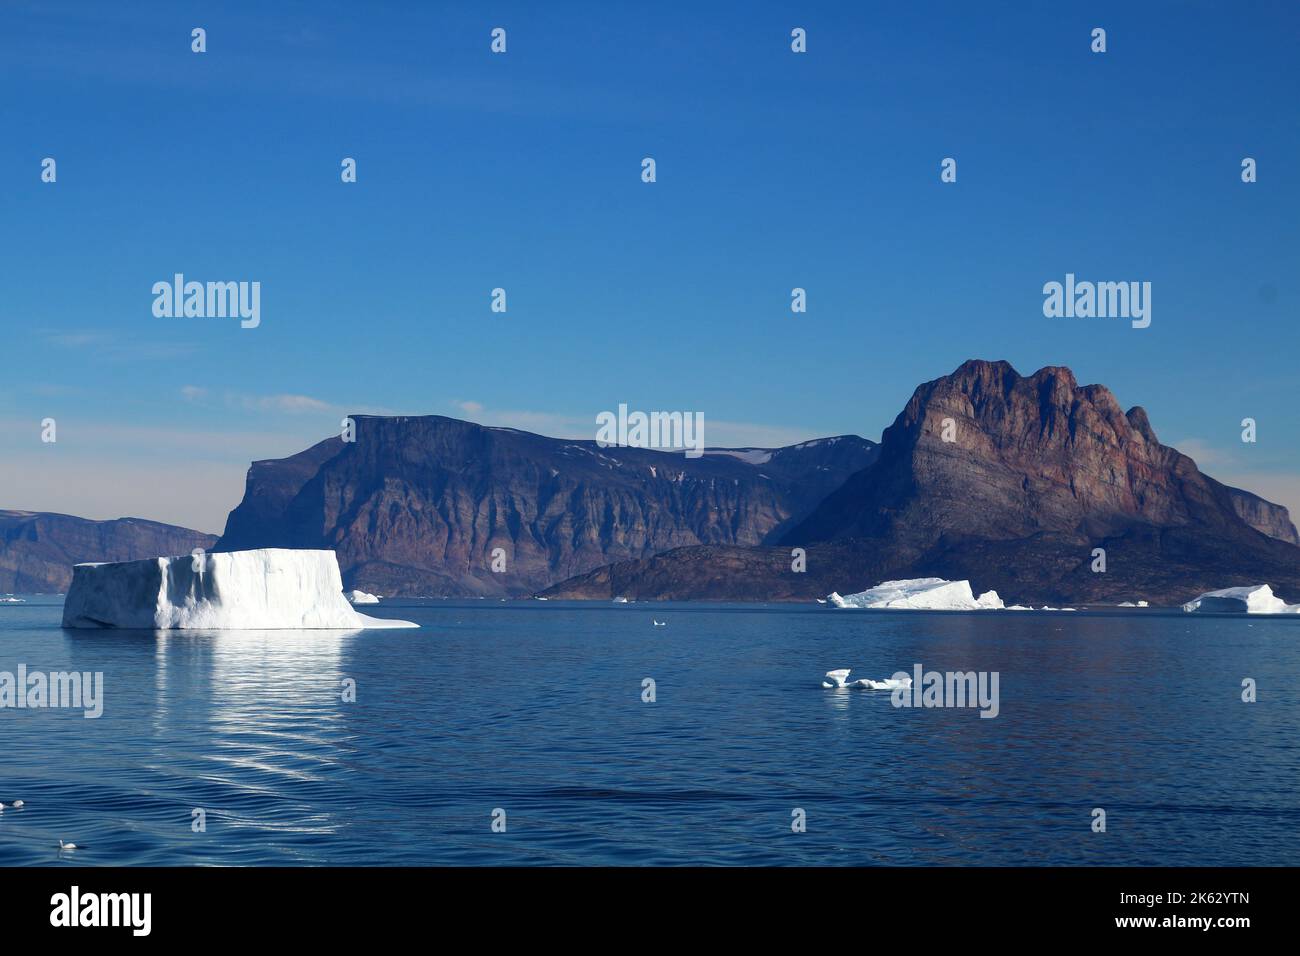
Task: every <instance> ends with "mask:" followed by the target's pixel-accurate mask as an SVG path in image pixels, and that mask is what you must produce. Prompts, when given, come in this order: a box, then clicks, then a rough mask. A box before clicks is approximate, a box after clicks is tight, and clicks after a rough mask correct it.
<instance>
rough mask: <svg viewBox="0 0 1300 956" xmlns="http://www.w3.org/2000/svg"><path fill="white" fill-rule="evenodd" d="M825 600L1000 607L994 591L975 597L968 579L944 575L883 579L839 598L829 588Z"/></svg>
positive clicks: (957, 608)
mask: <svg viewBox="0 0 1300 956" xmlns="http://www.w3.org/2000/svg"><path fill="white" fill-rule="evenodd" d="M828 600H829V601H830V602H831V603H832V604H834V605H835V606H836V607H852V608H878V609H879V608H911V609H914V610H924V611H984V610H998V609H1001V608H1002V607H1003V604H1002V599H1001V598H1000V597H998V592H997V591H985V592H984V593H983V594H981V595H980V596H979V597H976V596H975V595H974V593H973V592H972V591H971V588H970V582H969V581H945V580H944V579H943V578H909V579H907V580H905V581H884V582H882V583H880V584H877V585H876V586H875V587H874V588H870V589H868V590H866V591H859V592H858V593H857V594H850V595H847V596H844V597H841V596H840V594H839V593H837V592H835V591H832V592H831V593H830V595H829V597H828Z"/></svg>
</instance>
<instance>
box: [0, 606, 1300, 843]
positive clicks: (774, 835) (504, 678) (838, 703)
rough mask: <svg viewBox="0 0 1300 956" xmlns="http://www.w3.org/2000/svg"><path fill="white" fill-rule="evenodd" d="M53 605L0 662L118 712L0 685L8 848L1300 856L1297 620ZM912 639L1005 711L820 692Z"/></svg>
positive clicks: (1, 826) (884, 672)
mask: <svg viewBox="0 0 1300 956" xmlns="http://www.w3.org/2000/svg"><path fill="white" fill-rule="evenodd" d="M60 606H61V602H60V600H59V599H58V598H39V597H35V598H29V603H27V604H18V605H6V604H0V671H11V672H13V671H16V670H17V668H18V666H19V665H20V664H26V665H27V668H28V670H29V671H59V670H70V669H75V670H79V671H102V672H103V674H104V682H105V691H104V698H105V703H104V713H103V716H102V717H101V718H99V719H97V720H87V719H85V718H83V717H82V715H81V711H79V710H50V709H46V710H30V709H28V710H16V709H3V710H0V801H3V802H4V803H5V804H6V805H8V804H10V803H11V802H12V801H13V800H15V799H22V800H24V801H25V802H26V806H25V807H23V808H22V809H21V810H13V809H6V810H5V811H4V812H3V814H0V864H9V865H15V864H56V863H60V862H71V863H76V864H80V865H130V864H153V865H163V864H217V865H258V864H279V865H284V864H688V863H700V864H774V865H783V864H846V865H863V864H906V865H931V864H990V865H1006V864H1174V865H1182V864H1210V865H1223V864H1297V863H1300V745H1298V744H1297V730H1298V729H1300V728H1298V718H1300V618H1292V619H1281V620H1279V619H1273V618H1251V619H1244V618H1228V617H1199V616H1193V615H1185V614H1182V613H1169V612H1156V611H1135V612H1129V613H1119V612H1113V611H1112V612H1099V613H1083V612H1076V613H1048V612H1034V613H990V612H983V613H974V614H939V613H924V612H897V613H889V612H884V613H882V612H855V611H835V610H832V609H829V608H825V607H818V606H811V607H794V606H771V607H753V606H700V605H690V606H683V605H645V604H631V605H604V604H601V605H577V604H563V603H559V602H549V603H542V602H514V603H510V604H501V603H495V602H488V601H471V602H445V601H428V602H407V601H401V602H392V603H391V604H389V603H386V604H384V605H381V607H380V610H378V611H377V612H375V613H377V614H379V615H383V616H393V617H402V618H407V619H411V620H416V621H418V622H419V623H420V624H421V625H423V628H422V629H421V630H418V631H410V630H398V631H366V632H359V633H346V634H343V633H338V632H310V631H309V632H284V631H270V632H235V631H227V632H210V633H185V634H181V633H176V632H171V633H154V632H128V631H116V632H115V631H64V630H62V629H61V628H60V627H59V617H60V610H61V607H60ZM367 610H370V609H367ZM652 618H658V619H659V620H660V621H666V622H667V624H668V626H667V627H653V626H652V623H651V620H652ZM916 663H921V664H923V665H925V667H926V668H927V669H936V670H963V671H964V670H981V671H998V672H999V674H1000V682H999V691H1000V714H999V716H998V717H996V718H994V719H981V718H980V717H979V715H978V711H977V710H974V709H901V708H895V707H893V706H892V705H891V702H890V697H889V695H888V694H887V693H878V692H866V691H829V690H823V689H822V688H821V686H820V681H821V678H822V675H823V673H824V672H825V671H827V670H828V669H831V668H833V667H852V668H853V669H854V675H853V676H854V677H874V678H883V677H887V676H889V675H890V674H892V673H893V672H894V671H896V670H900V669H902V670H911V668H912V665H913V664H916ZM646 677H650V678H653V679H654V680H655V682H656V696H657V700H656V701H655V702H654V703H644V702H642V699H641V697H642V679H643V678H646ZM1245 677H1250V678H1254V679H1255V680H1256V681H1257V683H1258V688H1259V690H1258V695H1259V699H1258V702H1256V703H1253V704H1247V703H1243V702H1242V700H1241V681H1242V679H1243V678H1245ZM349 678H350V679H353V680H355V681H356V688H357V691H356V697H357V699H356V702H355V703H345V702H343V701H342V700H341V691H342V682H343V681H344V680H345V679H349ZM1094 807H1101V808H1103V809H1104V810H1105V811H1106V827H1107V828H1106V832H1105V833H1094V832H1092V829H1091V824H1092V810H1093V808H1094ZM195 808H202V809H203V810H204V811H205V812H206V827H207V828H206V831H205V832H200V833H195V832H193V830H192V828H191V821H192V819H193V816H192V811H193V810H194V809H195ZM497 808H501V809H504V810H505V812H506V832H504V833H494V832H492V829H491V823H492V814H493V811H494V810H495V809H497ZM794 808H802V809H803V810H804V811H805V813H806V818H807V831H806V832H804V833H794V832H792V831H791V825H790V824H791V820H792V815H791V814H792V810H793V809H794ZM60 838H62V839H64V840H67V841H74V842H76V843H78V844H79V845H81V846H82V849H79V850H77V851H75V852H74V853H65V854H60V853H59V852H58V849H57V846H58V841H59V839H60Z"/></svg>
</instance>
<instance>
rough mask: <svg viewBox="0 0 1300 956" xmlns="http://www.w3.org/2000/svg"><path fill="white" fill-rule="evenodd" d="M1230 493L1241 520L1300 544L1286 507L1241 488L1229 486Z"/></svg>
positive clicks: (1259, 529)
mask: <svg viewBox="0 0 1300 956" xmlns="http://www.w3.org/2000/svg"><path fill="white" fill-rule="evenodd" d="M1228 494H1230V495H1231V496H1232V507H1233V508H1234V509H1235V510H1236V512H1237V514H1238V515H1239V516H1240V517H1241V520H1242V521H1244V522H1246V524H1248V525H1250V526H1251V527H1252V528H1254V529H1255V530H1256V531H1262V532H1263V533H1264V534H1266V535H1268V536H1269V537H1270V538H1277V539H1278V540H1279V541H1285V542H1287V543H1288V544H1300V534H1297V533H1296V527H1295V525H1294V524H1292V523H1291V513H1290V512H1289V511H1287V509H1286V508H1284V507H1282V506H1281V505H1275V504H1273V502H1271V501H1265V500H1264V499H1263V498H1261V497H1260V496H1259V495H1255V494H1251V493H1250V492H1249V491H1243V490H1242V489H1240V488H1229V489H1228Z"/></svg>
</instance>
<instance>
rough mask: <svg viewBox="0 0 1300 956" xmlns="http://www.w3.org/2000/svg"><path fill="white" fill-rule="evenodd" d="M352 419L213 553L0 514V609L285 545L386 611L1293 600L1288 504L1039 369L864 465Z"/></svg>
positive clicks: (911, 415) (196, 538)
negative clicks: (1205, 594)
mask: <svg viewBox="0 0 1300 956" xmlns="http://www.w3.org/2000/svg"><path fill="white" fill-rule="evenodd" d="M355 421H356V436H355V439H356V440H355V441H349V442H345V441H343V440H342V439H340V438H331V439H328V440H326V441H323V442H320V443H319V444H317V445H314V446H312V447H311V448H309V449H307V450H306V451H303V452H301V453H299V454H297V455H293V456H291V457H289V458H284V459H277V460H270V461H258V462H254V463H253V465H252V467H251V468H250V469H249V473H248V481H247V486H246V489H245V494H244V499H243V501H242V502H241V503H240V504H239V506H238V507H237V508H235V510H234V511H232V512H231V514H230V518H229V520H228V522H227V525H226V530H225V533H224V534H223V535H222V536H221V538H220V540H219V541H214V540H213V538H212V537H211V536H209V535H203V534H200V533H198V532H194V531H188V530H187V529H184V528H176V527H173V526H169V525H162V524H157V523H155V522H149V521H141V520H139V519H129V518H127V519H121V520H119V521H115V522H91V521H85V520H83V519H79V518H71V517H68V516H65V515H46V514H35V513H30V512H0V535H3V538H2V539H0V590H8V591H22V590H35V591H61V590H63V589H64V588H66V584H67V581H68V578H69V576H70V566H71V564H73V563H76V562H78V561H88V560H127V559H131V558H140V557H149V556H155V555H163V554H183V553H187V552H188V551H190V550H191V549H192V548H194V547H204V548H208V549H212V550H243V549H247V548H259V547H287V548H329V549H333V550H335V551H336V552H337V553H338V557H339V564H340V566H341V568H342V570H343V575H344V581H345V584H346V586H347V587H349V588H360V589H362V590H366V591H372V592H377V593H380V594H386V595H436V596H461V597H463V596H489V595H490V596H496V595H500V596H525V595H529V594H532V593H535V592H539V591H541V592H542V593H543V595H544V596H550V597H571V598H589V599H604V600H609V599H611V598H614V597H619V596H624V597H628V598H631V599H640V600H654V599H723V600H782V599H808V598H812V597H817V596H823V595H825V594H827V593H829V592H830V591H832V590H838V591H841V592H848V591H856V590H861V589H863V588H866V587H869V586H871V585H874V584H876V583H878V582H879V581H882V580H886V579H890V578H900V577H920V576H930V575H934V576H940V577H948V578H969V579H970V580H971V581H972V582H973V583H974V584H975V586H976V588H977V590H981V591H982V590H987V589H989V588H995V589H997V590H998V591H999V592H1000V593H1002V595H1003V597H1004V598H1006V599H1007V600H1008V603H1011V602H1013V601H1020V602H1029V601H1035V602H1041V601H1048V602H1060V601H1072V602H1086V601H1097V602H1110V603H1118V602H1119V601H1122V600H1139V599H1145V600H1149V601H1152V602H1153V603H1172V602H1181V601H1184V600H1187V599H1188V598H1190V597H1194V596H1195V595H1196V594H1198V593H1200V592H1201V591H1204V590H1209V589H1211V588H1217V587H1225V586H1230V585H1237V584H1255V583H1269V584H1272V585H1273V586H1274V587H1275V588H1276V589H1277V590H1279V591H1280V592H1281V593H1283V594H1286V595H1288V597H1290V598H1291V599H1293V600H1297V599H1300V547H1298V546H1297V545H1300V537H1298V536H1297V534H1296V529H1295V526H1294V525H1293V524H1292V523H1291V519H1290V516H1289V515H1288V513H1287V510H1286V509H1285V508H1283V507H1282V506H1280V505H1276V504H1273V503H1271V502H1268V501H1265V500H1264V499H1262V498H1260V497H1259V496H1257V495H1253V494H1251V493H1249V492H1247V491H1242V490H1240V489H1236V488H1230V487H1228V486H1225V485H1222V484H1220V483H1219V482H1217V481H1215V480H1214V479H1212V478H1209V477H1208V476H1206V475H1204V474H1202V473H1201V472H1200V471H1199V470H1198V469H1197V467H1196V464H1195V463H1194V462H1193V461H1192V460H1191V459H1190V458H1188V457H1187V456H1186V455H1183V454H1181V453H1179V452H1178V451H1176V450H1175V449H1173V448H1169V447H1167V446H1164V445H1161V444H1160V443H1159V441H1158V440H1157V439H1156V435H1155V432H1154V431H1153V430H1152V428H1151V424H1150V422H1149V421H1148V420H1147V416H1146V413H1145V412H1144V411H1143V410H1142V409H1141V408H1131V409H1129V410H1128V411H1127V412H1125V411H1124V410H1123V409H1122V408H1121V407H1120V405H1119V403H1118V402H1117V401H1116V400H1115V397H1114V396H1113V395H1112V394H1111V393H1110V392H1109V391H1108V390H1107V389H1106V388H1104V387H1102V386H1099V385H1088V386H1082V387H1081V386H1079V385H1078V384H1077V383H1076V381H1075V379H1074V375H1073V374H1072V373H1071V372H1070V370H1069V369H1066V368H1061V367H1048V368H1044V369H1040V370H1039V371H1038V372H1036V373H1034V374H1033V375H1031V376H1027V377H1026V376H1021V375H1020V374H1019V373H1017V372H1016V370H1015V369H1014V368H1012V367H1011V366H1010V365H1009V364H1007V363H1006V362H986V361H970V362H966V363H965V364H963V365H962V366H961V367H960V368H958V369H957V370H956V371H955V372H953V373H952V374H951V375H947V376H944V377H942V378H939V379H935V380H934V381H932V382H928V383H926V384H924V385H921V386H920V387H919V388H917V390H916V391H915V393H914V394H913V395H912V398H911V400H910V401H909V402H908V403H907V405H906V407H905V408H904V409H903V411H902V412H901V413H900V414H899V416H898V417H897V418H896V419H895V421H894V423H893V424H892V425H891V426H890V427H889V428H887V429H886V430H885V433H884V436H883V438H882V441H881V443H880V445H876V444H875V443H873V442H870V441H867V440H865V439H862V438H858V437H856V436H851V435H845V436H839V437H835V438H823V439H819V440H816V441H809V442H804V443H801V444H798V445H791V446H789V447H786V448H776V449H762V448H743V449H709V450H708V451H707V452H706V453H705V454H704V456H703V457H700V458H693V459H692V458H687V457H685V456H684V455H683V454H682V453H680V452H662V451H651V450H647V449H636V448H621V447H620V448H602V447H599V446H598V445H597V444H596V443H595V442H594V441H571V440H565V439H556V438H545V437H542V436H540V435H534V434H530V433H528V432H522V431H517V430H514V429H509V428H489V427H485V426H481V425H476V424H472V423H469V422H463V421H458V420H455V419H450V418H443V417H441V416H423V417H403V418H394V417H375V416H356V418H355ZM796 548H798V549H802V550H803V553H804V554H805V555H806V570H804V571H802V572H797V571H795V570H794V569H793V568H792V564H793V563H794V557H793V555H792V552H793V551H794V549H796ZM1099 548H1100V549H1103V550H1104V552H1105V571H1104V572H1102V571H1094V570H1093V567H1094V565H1095V564H1096V558H1095V556H1094V551H1095V550H1096V549H1099ZM503 562H504V563H503ZM494 567H495V568H496V569H495V570H494ZM502 567H504V570H500V569H501V568H502ZM557 582H558V583H557Z"/></svg>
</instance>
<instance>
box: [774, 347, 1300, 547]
mask: <svg viewBox="0 0 1300 956" xmlns="http://www.w3.org/2000/svg"><path fill="white" fill-rule="evenodd" d="M1283 510H1285V509H1283ZM1134 522H1140V523H1145V524H1150V525H1155V526H1159V527H1179V526H1185V525H1192V524H1195V525H1200V526H1205V527H1212V528H1219V529H1225V530H1226V529H1228V528H1229V527H1231V528H1232V529H1234V530H1237V529H1239V526H1240V525H1241V523H1242V522H1241V519H1240V516H1239V515H1238V513H1237V510H1236V508H1235V507H1234V505H1233V500H1232V495H1231V494H1230V492H1229V490H1228V489H1227V488H1226V487H1225V486H1223V485H1221V484H1219V483H1218V482H1216V481H1214V480H1213V479H1210V478H1207V477H1206V476H1204V475H1202V474H1201V473H1200V471H1198V470H1197V468H1196V464H1195V462H1193V461H1192V459H1190V458H1188V457H1187V456H1186V455H1183V454H1182V453H1180V452H1178V451H1177V450H1175V449H1173V448H1169V447H1166V446H1164V445H1161V444H1160V442H1159V441H1157V439H1156V436H1155V432H1154V431H1153V430H1152V428H1151V424H1150V422H1149V421H1148V420H1147V415H1146V412H1145V411H1144V410H1143V409H1141V408H1132V409H1130V410H1129V411H1128V412H1127V413H1126V412H1124V411H1123V409H1121V408H1120V405H1119V402H1117V401H1116V400H1115V396H1114V395H1112V394H1111V393H1110V391H1109V390H1108V389H1106V388H1105V387H1103V386H1100V385H1088V386H1084V387H1080V386H1079V385H1078V384H1077V383H1076V382H1075V379H1074V375H1073V373H1072V372H1071V371H1070V370H1069V369H1067V368H1059V367H1048V368H1043V369H1040V370H1039V371H1037V372H1035V373H1034V374H1033V375H1030V376H1027V377H1025V376H1021V375H1019V374H1018V373H1017V372H1016V370H1015V369H1013V368H1012V367H1011V366H1010V365H1009V364H1008V363H1006V362H981V361H970V362H966V363H965V364H963V365H962V366H961V367H960V368H958V369H957V370H956V371H955V372H954V373H953V374H951V375H948V376H945V377H943V378H940V379H936V380H935V381H933V382H928V383H926V384H924V385H922V386H920V387H919V388H918V389H917V390H916V392H915V393H914V394H913V396H912V398H911V400H910V401H909V402H908V403H907V406H906V407H905V408H904V409H903V411H902V413H901V414H900V415H899V416H898V418H897V419H895V421H894V423H893V424H892V425H891V426H890V427H889V428H888V429H887V430H886V431H885V434H884V437H883V440H882V442H881V457H880V460H879V462H878V464H877V466H876V467H874V468H872V469H870V470H868V471H866V472H863V473H861V474H859V475H856V476H854V477H853V478H852V479H850V480H849V481H848V482H846V483H845V485H844V486H843V487H841V488H840V489H839V490H838V491H836V492H835V493H833V494H832V495H830V496H829V497H828V499H827V500H826V501H825V502H823V503H822V505H821V506H820V507H818V508H817V509H816V511H815V512H814V513H813V514H812V515H811V516H810V517H809V518H808V520H807V521H805V522H803V523H801V524H800V525H799V526H798V527H796V528H793V529H791V531H790V532H789V534H788V535H787V538H788V539H789V540H790V541H791V542H796V543H797V542H798V541H801V540H802V541H827V540H835V539H840V538H855V537H877V536H882V535H883V536H888V537H890V538H891V539H892V540H894V541H896V542H897V544H898V545H899V546H900V547H903V548H924V547H928V546H930V545H931V544H932V543H933V542H934V541H935V539H936V538H937V537H938V536H940V535H944V534H948V535H951V534H966V535H974V536H978V537H981V538H989V539H993V540H999V539H1012V538H1025V537H1029V536H1031V535H1035V534H1041V533H1058V534H1065V535H1071V536H1077V537H1081V538H1097V537H1104V536H1106V535H1108V534H1112V533H1115V532H1117V531H1120V530H1122V529H1125V528H1127V527H1129V526H1131V525H1132V524H1133V523H1134Z"/></svg>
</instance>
